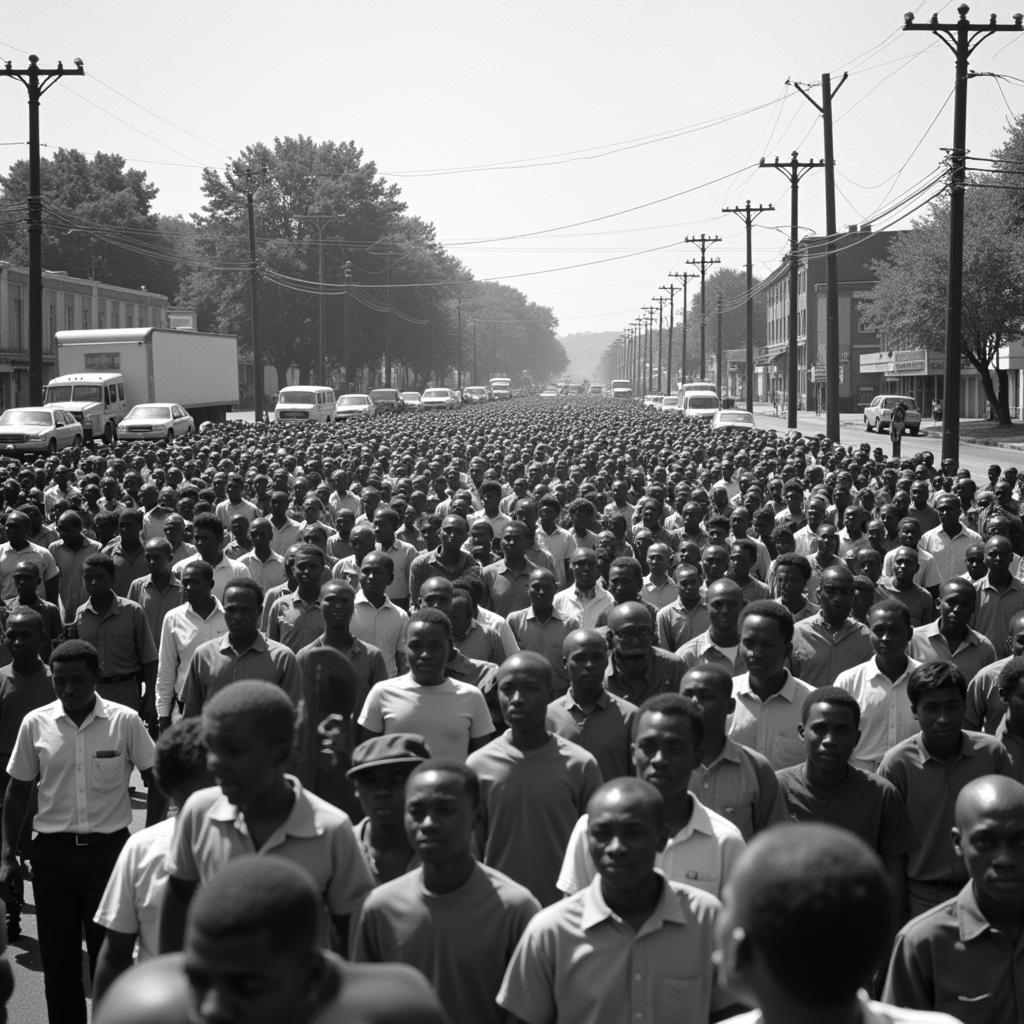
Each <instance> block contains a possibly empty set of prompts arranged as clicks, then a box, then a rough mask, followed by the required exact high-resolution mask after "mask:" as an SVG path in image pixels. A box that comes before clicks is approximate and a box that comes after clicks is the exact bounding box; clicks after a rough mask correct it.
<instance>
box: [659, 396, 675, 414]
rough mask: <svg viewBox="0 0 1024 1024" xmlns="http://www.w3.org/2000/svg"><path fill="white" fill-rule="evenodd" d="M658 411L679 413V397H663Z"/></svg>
mask: <svg viewBox="0 0 1024 1024" xmlns="http://www.w3.org/2000/svg"><path fill="white" fill-rule="evenodd" d="M660 409H661V411H662V412H679V396H678V395H663V396H662V399H661V405H660Z"/></svg>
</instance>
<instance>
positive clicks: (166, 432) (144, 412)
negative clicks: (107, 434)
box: [117, 402, 196, 441]
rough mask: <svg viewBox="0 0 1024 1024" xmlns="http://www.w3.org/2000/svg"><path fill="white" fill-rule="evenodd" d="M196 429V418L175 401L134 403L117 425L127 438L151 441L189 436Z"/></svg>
mask: <svg viewBox="0 0 1024 1024" xmlns="http://www.w3.org/2000/svg"><path fill="white" fill-rule="evenodd" d="M195 429H196V424H195V420H193V419H192V417H191V416H189V414H188V413H187V412H185V410H184V409H183V408H182V407H181V406H180V405H177V404H176V403H174V402H171V403H169V404H165V403H163V402H146V403H144V404H142V405H133V406H132V407H131V408H130V409H129V410H128V413H127V415H126V416H125V418H124V419H123V420H121V422H120V423H119V424H118V425H117V432H118V433H119V434H120V435H121V437H123V438H125V439H128V438H144V439H147V440H151V441H152V440H159V439H160V438H164V437H165V438H167V440H168V441H173V440H174V438H176V437H182V436H184V437H188V436H189V434H191V433H193V432H194V431H195Z"/></svg>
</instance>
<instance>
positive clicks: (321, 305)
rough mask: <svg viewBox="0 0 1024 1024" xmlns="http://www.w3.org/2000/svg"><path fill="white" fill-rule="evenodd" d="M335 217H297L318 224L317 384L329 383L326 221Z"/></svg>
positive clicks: (316, 214)
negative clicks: (325, 288) (325, 252)
mask: <svg viewBox="0 0 1024 1024" xmlns="http://www.w3.org/2000/svg"><path fill="white" fill-rule="evenodd" d="M333 216H334V215H333V214H331V213H306V214H300V215H298V216H297V218H296V219H297V220H311V221H313V222H314V223H315V224H316V240H317V252H318V258H317V268H318V269H317V280H318V282H319V285H318V289H319V294H318V295H317V336H316V368H317V378H318V379H317V382H316V383H317V384H326V383H327V313H326V306H327V297H326V294H325V292H324V287H325V285H326V281H325V280H324V221H325V220H330V219H331V218H332V217H333Z"/></svg>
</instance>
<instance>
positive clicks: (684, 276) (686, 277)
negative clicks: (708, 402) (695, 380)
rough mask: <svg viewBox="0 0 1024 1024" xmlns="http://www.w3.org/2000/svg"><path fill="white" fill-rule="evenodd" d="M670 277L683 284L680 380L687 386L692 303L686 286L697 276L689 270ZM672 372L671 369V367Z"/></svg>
mask: <svg viewBox="0 0 1024 1024" xmlns="http://www.w3.org/2000/svg"><path fill="white" fill-rule="evenodd" d="M668 276H669V277H677V278H679V280H680V281H682V282H683V356H682V359H680V361H679V370H680V373H679V379H680V380H681V381H682V382H683V383H684V384H685V383H686V318H687V317H688V316H689V313H690V303H689V300H688V298H687V295H686V286H687V284H688V283H689V282H690V280H691V279H693V278H696V276H697V275H696V274H691V273H690V272H689V271H688V270H684V271H683V272H682V273H681V274H676V273H672V274H669V275H668ZM669 372H671V367H669Z"/></svg>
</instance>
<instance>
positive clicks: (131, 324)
mask: <svg viewBox="0 0 1024 1024" xmlns="http://www.w3.org/2000/svg"><path fill="white" fill-rule="evenodd" d="M125 326H126V327H134V326H135V317H133V316H132V315H131V313H129V314H128V322H127V323H126V324H125Z"/></svg>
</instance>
